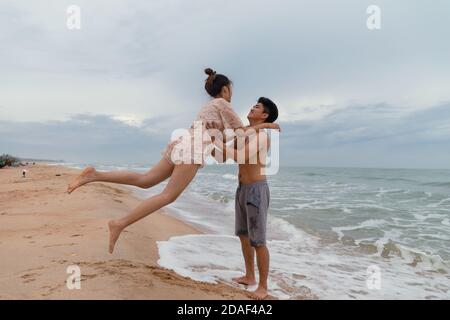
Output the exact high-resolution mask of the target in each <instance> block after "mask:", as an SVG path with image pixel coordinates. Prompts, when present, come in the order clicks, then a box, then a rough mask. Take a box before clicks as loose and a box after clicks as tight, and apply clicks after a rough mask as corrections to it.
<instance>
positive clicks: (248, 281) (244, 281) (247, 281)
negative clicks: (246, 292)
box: [233, 276, 256, 286]
mask: <svg viewBox="0 0 450 320" xmlns="http://www.w3.org/2000/svg"><path fill="white" fill-rule="evenodd" d="M233 281H234V282H237V283H239V284H243V285H246V286H253V285H255V284H256V279H255V278H254V277H253V278H252V277H248V276H243V277H237V278H233Z"/></svg>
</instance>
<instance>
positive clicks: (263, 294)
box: [250, 286, 269, 300]
mask: <svg viewBox="0 0 450 320" xmlns="http://www.w3.org/2000/svg"><path fill="white" fill-rule="evenodd" d="M268 295H269V294H268V293H267V289H266V288H264V287H262V286H258V289H256V290H255V291H253V292H252V293H251V294H250V297H251V298H253V299H256V300H264V299H265V298H267V296H268Z"/></svg>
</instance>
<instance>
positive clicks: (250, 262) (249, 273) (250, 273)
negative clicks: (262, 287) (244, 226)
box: [233, 235, 256, 286]
mask: <svg viewBox="0 0 450 320" xmlns="http://www.w3.org/2000/svg"><path fill="white" fill-rule="evenodd" d="M239 239H240V240H241V247H242V255H243V256H244V261H245V276H243V277H237V278H233V280H234V281H236V282H237V283H240V284H244V285H247V286H252V285H254V284H256V279H255V250H254V249H253V247H252V246H251V245H250V240H249V239H248V236H245V235H240V236H239Z"/></svg>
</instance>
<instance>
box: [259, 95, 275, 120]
mask: <svg viewBox="0 0 450 320" xmlns="http://www.w3.org/2000/svg"><path fill="white" fill-rule="evenodd" d="M258 103H261V104H262V105H263V106H264V112H265V113H267V114H268V115H269V116H268V117H267V118H266V121H265V122H274V121H275V120H277V118H278V108H277V105H276V104H275V103H274V102H273V101H272V100H270V99H269V98H264V97H261V98H259V99H258Z"/></svg>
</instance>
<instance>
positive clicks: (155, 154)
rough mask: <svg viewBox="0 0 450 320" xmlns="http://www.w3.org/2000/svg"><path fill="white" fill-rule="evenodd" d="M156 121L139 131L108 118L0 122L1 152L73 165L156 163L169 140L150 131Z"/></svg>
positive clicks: (167, 135)
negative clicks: (76, 163) (87, 163)
mask: <svg viewBox="0 0 450 320" xmlns="http://www.w3.org/2000/svg"><path fill="white" fill-rule="evenodd" d="M159 124H160V121H159V120H152V119H147V120H146V121H145V123H144V125H143V127H142V128H139V127H135V126H130V125H127V124H125V123H123V122H122V121H118V120H114V119H113V118H112V117H110V116H105V115H94V114H80V115H76V116H73V117H72V118H70V119H69V120H66V121H48V122H8V121H1V122H0V146H1V149H2V150H1V152H6V153H11V154H17V155H19V156H24V157H35V158H45V159H48V158H53V159H64V160H66V161H74V162H81V163H86V162H95V161H97V162H106V163H120V162H135V161H137V162H139V161H142V162H145V163H151V162H155V161H157V160H158V159H159V158H160V152H161V150H162V149H163V148H164V147H165V145H166V142H168V141H169V139H170V133H169V132H161V133H158V132H157V131H152V132H151V133H150V132H148V131H147V130H146V129H148V128H155V127H157V126H158V125H159Z"/></svg>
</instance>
